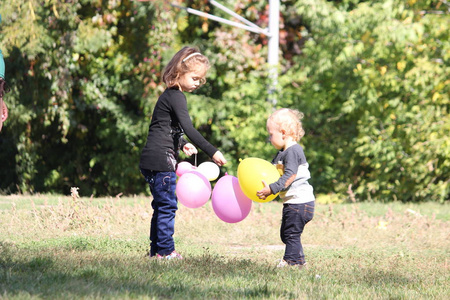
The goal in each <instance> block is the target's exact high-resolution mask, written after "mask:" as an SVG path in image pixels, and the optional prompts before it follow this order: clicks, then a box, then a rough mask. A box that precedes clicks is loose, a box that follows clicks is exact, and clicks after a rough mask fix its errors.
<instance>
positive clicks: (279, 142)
mask: <svg viewBox="0 0 450 300" xmlns="http://www.w3.org/2000/svg"><path fill="white" fill-rule="evenodd" d="M267 131H268V132H269V139H270V142H271V143H272V145H273V146H274V147H275V149H277V150H280V149H284V146H285V144H286V142H285V139H284V134H283V132H282V131H281V130H280V129H279V128H278V126H277V125H276V124H275V123H274V122H272V121H268V122H267Z"/></svg>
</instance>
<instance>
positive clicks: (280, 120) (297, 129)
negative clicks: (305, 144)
mask: <svg viewBox="0 0 450 300" xmlns="http://www.w3.org/2000/svg"><path fill="white" fill-rule="evenodd" d="M301 119H303V113H302V112H300V111H298V110H296V109H291V108H280V109H278V110H276V111H274V112H273V113H272V114H271V115H270V117H269V118H268V119H267V123H268V122H272V123H273V124H275V125H276V126H277V127H278V130H280V131H281V130H284V132H285V135H287V136H291V137H292V138H293V139H294V140H295V141H297V142H298V141H300V139H301V138H302V137H303V136H304V135H305V130H304V129H303V125H302V122H301Z"/></svg>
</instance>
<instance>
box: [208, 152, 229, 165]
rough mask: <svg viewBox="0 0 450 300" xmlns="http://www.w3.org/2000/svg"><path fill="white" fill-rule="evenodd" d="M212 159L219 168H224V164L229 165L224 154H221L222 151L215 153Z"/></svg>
mask: <svg viewBox="0 0 450 300" xmlns="http://www.w3.org/2000/svg"><path fill="white" fill-rule="evenodd" d="M212 159H213V161H214V162H215V163H216V164H217V165H218V166H223V165H224V164H226V163H227V160H226V159H225V157H224V156H223V154H222V152H220V151H217V152H216V153H214V155H213V157H212Z"/></svg>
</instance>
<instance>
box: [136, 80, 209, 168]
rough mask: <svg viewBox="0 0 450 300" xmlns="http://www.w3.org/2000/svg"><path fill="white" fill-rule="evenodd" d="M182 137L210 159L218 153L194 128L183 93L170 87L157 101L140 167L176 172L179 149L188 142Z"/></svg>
mask: <svg viewBox="0 0 450 300" xmlns="http://www.w3.org/2000/svg"><path fill="white" fill-rule="evenodd" d="M183 134H186V135H187V137H189V139H190V140H191V141H192V143H193V144H195V145H196V146H197V147H198V148H200V149H201V150H202V151H204V152H205V153H206V154H207V155H208V156H209V157H212V156H213V155H214V153H216V152H217V149H216V148H215V147H214V146H213V145H211V144H210V143H209V142H208V141H207V140H206V139H205V138H204V137H203V136H202V135H201V134H200V133H199V132H198V131H197V130H196V129H195V128H194V126H193V125H192V121H191V117H190V116H189V112H188V108H187V100H186V96H185V95H184V94H183V92H181V91H180V90H179V89H177V88H168V89H166V90H165V91H164V93H163V94H161V96H160V97H159V98H158V101H157V102H156V105H155V109H154V110H153V115H152V119H151V122H150V126H149V130H148V136H147V143H146V144H145V147H144V148H143V149H142V153H141V160H140V164H139V167H140V168H141V169H147V170H151V171H163V172H164V171H165V172H167V171H175V168H176V163H177V159H178V153H179V150H180V149H181V148H182V147H183V146H184V145H185V144H186V143H187V142H186V141H185V140H184V139H183V138H182V136H183Z"/></svg>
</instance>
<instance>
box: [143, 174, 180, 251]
mask: <svg viewBox="0 0 450 300" xmlns="http://www.w3.org/2000/svg"><path fill="white" fill-rule="evenodd" d="M141 173H142V175H144V177H145V181H147V182H148V185H149V186H150V191H151V193H152V195H153V201H152V208H153V216H152V221H151V225H150V256H155V255H156V254H159V255H163V256H164V255H169V254H170V253H172V251H174V250H175V243H174V240H173V234H174V232H175V212H176V211H177V209H178V205H177V197H176V196H175V188H176V174H175V172H159V171H150V170H145V169H141Z"/></svg>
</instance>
